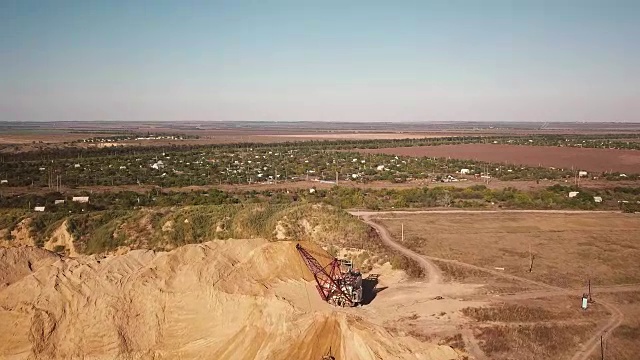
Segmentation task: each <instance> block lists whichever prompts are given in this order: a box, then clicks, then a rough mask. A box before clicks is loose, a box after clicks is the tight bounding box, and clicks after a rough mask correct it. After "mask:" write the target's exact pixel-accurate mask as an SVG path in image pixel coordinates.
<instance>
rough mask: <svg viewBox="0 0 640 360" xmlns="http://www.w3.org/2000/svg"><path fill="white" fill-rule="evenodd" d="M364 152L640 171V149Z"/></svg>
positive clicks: (475, 147) (471, 147)
mask: <svg viewBox="0 0 640 360" xmlns="http://www.w3.org/2000/svg"><path fill="white" fill-rule="evenodd" d="M360 151H361V152H364V153H373V154H392V155H403V156H430V157H450V158H456V159H469V160H480V161H488V162H493V163H509V164H516V165H528V166H542V167H556V168H564V169H571V168H574V169H576V170H577V169H580V170H589V171H598V172H603V171H609V172H610V171H619V172H627V173H640V152H639V151H635V150H617V149H589V148H584V149H581V148H573V147H552V146H524V145H499V144H463V145H440V146H416V147H402V148H383V149H365V150H360Z"/></svg>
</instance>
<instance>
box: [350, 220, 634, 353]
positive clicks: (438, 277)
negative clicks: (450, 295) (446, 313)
mask: <svg viewBox="0 0 640 360" xmlns="http://www.w3.org/2000/svg"><path fill="white" fill-rule="evenodd" d="M479 212H482V213H486V212H490V213H498V212H500V213H508V212H512V213H547V214H579V213H584V211H579V210H498V211H495V210H494V211H478V210H418V211H380V212H376V211H357V210H353V211H350V214H351V215H354V216H358V217H360V218H361V219H362V220H363V221H364V222H365V223H367V224H369V225H370V226H371V227H373V228H374V229H375V230H376V231H377V232H378V234H379V235H380V239H381V240H382V242H383V243H384V244H385V245H387V246H389V247H391V248H393V249H394V250H396V251H399V252H400V253H402V254H404V255H406V256H408V257H410V258H411V259H414V260H415V261H417V262H418V263H419V264H420V265H421V266H422V267H423V268H424V269H425V271H426V272H427V275H428V277H429V283H430V284H435V283H440V282H441V281H442V272H441V271H440V269H439V268H438V267H437V266H436V265H435V264H434V263H433V262H432V260H437V261H441V262H445V263H451V264H455V265H458V266H463V267H466V268H471V269H475V270H480V271H483V272H487V273H490V274H492V275H495V276H499V277H503V278H506V279H510V280H516V281H521V282H526V283H529V284H533V285H538V286H540V287H543V288H545V289H546V290H542V291H532V292H528V293H522V294H514V295H510V296H511V297H515V298H518V299H531V298H536V297H541V296H554V295H576V294H577V295H579V294H580V293H581V290H579V289H578V290H576V289H565V288H560V287H557V286H553V285H549V284H545V283H541V282H538V281H534V280H530V279H526V278H522V277H518V276H514V275H509V274H505V273H503V272H499V271H495V270H492V269H486V268H483V267H479V266H476V265H472V264H467V263H463V262H460V261H457V260H451V259H442V258H436V257H432V256H427V255H421V254H418V253H416V252H414V251H412V250H410V249H408V248H406V247H404V246H403V245H401V244H399V243H398V242H396V241H394V240H393V238H392V236H391V235H390V234H389V231H388V230H387V229H386V228H385V227H384V226H382V225H380V224H378V223H376V222H374V221H373V220H372V217H374V216H379V215H396V214H405V215H406V214H425V213H434V214H437V213H479ZM609 212H613V211H609ZM597 290H598V291H599V292H620V291H635V290H640V284H630V285H624V286H610V287H604V288H600V289H597ZM598 302H599V304H601V305H603V306H604V307H605V308H607V310H608V311H609V312H610V313H611V314H612V315H611V318H610V319H609V321H608V322H607V323H606V324H604V325H602V326H601V327H600V328H598V330H597V331H596V332H595V333H594V335H593V336H592V337H591V338H590V339H589V340H588V341H586V342H585V343H584V344H582V346H581V348H580V349H579V350H578V351H577V352H576V353H575V355H574V356H573V357H572V358H571V360H588V359H589V357H590V355H591V354H592V353H593V352H594V351H596V349H597V348H598V347H599V344H600V338H601V336H603V337H605V338H606V337H607V335H608V334H610V333H611V332H612V331H613V330H614V329H615V328H617V327H618V326H620V324H621V323H622V321H623V320H624V314H623V313H622V312H621V311H620V310H619V309H618V308H617V307H616V306H615V305H613V304H611V303H608V302H606V301H602V300H599V301H598ZM474 341H475V340H474V339H467V341H466V343H468V344H470V343H474ZM470 350H471V351H472V352H473V353H474V354H473V355H475V356H476V357H477V358H479V359H484V358H486V356H484V354H482V353H481V352H479V350H480V349H479V348H478V347H474V348H472V349H470Z"/></svg>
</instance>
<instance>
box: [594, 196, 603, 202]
mask: <svg viewBox="0 0 640 360" xmlns="http://www.w3.org/2000/svg"><path fill="white" fill-rule="evenodd" d="M593 201H595V202H597V203H601V202H602V196H594V197H593Z"/></svg>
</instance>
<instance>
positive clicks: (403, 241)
mask: <svg viewBox="0 0 640 360" xmlns="http://www.w3.org/2000/svg"><path fill="white" fill-rule="evenodd" d="M402 242H404V223H402Z"/></svg>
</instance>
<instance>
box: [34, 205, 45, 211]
mask: <svg viewBox="0 0 640 360" xmlns="http://www.w3.org/2000/svg"><path fill="white" fill-rule="evenodd" d="M33 210H35V211H39V212H43V211H44V206H36V207H34V208H33Z"/></svg>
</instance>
